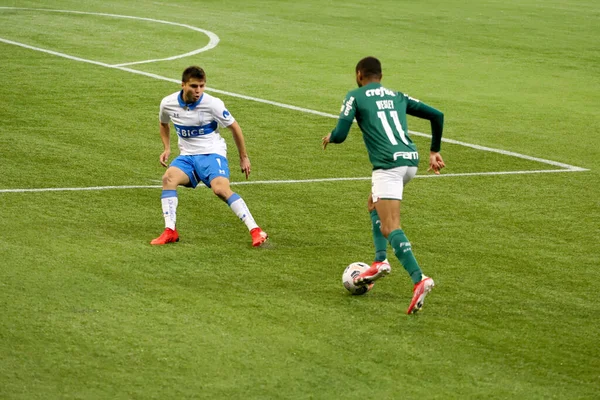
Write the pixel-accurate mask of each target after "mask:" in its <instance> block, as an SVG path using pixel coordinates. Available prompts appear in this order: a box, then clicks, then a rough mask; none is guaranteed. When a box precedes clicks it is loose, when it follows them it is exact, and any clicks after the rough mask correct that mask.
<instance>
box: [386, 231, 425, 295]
mask: <svg viewBox="0 0 600 400" xmlns="http://www.w3.org/2000/svg"><path fill="white" fill-rule="evenodd" d="M388 240H389V242H390V244H391V245H392V248H393V249H394V254H396V257H398V260H400V262H401V263H402V266H403V267H404V269H405V270H406V272H408V274H409V275H410V279H412V281H413V283H418V282H421V279H422V278H423V273H422V272H421V268H420V267H419V264H418V263H417V259H416V258H415V256H414V254H413V252H412V246H411V244H410V242H409V241H408V238H407V237H406V235H405V234H404V231H403V230H402V229H396V230H395V231H393V232H392V233H390V235H389V236H388Z"/></svg>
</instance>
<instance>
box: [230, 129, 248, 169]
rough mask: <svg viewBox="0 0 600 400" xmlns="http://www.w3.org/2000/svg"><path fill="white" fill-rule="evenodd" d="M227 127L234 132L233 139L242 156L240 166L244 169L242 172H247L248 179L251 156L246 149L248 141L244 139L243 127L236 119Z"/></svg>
mask: <svg viewBox="0 0 600 400" xmlns="http://www.w3.org/2000/svg"><path fill="white" fill-rule="evenodd" d="M227 129H229V130H230V131H231V133H232V134H233V141H234V142H235V146H236V147H237V149H238V154H239V156H240V168H241V169H242V172H243V173H244V174H246V179H248V177H249V176H250V158H249V157H248V152H247V151H246V141H245V140H244V134H243V133H242V128H241V127H240V124H238V123H237V121H234V122H233V123H232V124H231V125H229V126H227Z"/></svg>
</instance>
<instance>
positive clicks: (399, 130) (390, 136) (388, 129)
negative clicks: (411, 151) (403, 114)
mask: <svg viewBox="0 0 600 400" xmlns="http://www.w3.org/2000/svg"><path fill="white" fill-rule="evenodd" d="M389 113H390V117H392V121H394V125H395V127H396V132H397V133H398V136H400V140H402V143H404V144H405V145H407V146H408V140H406V134H405V133H404V130H403V129H402V124H401V123H400V118H398V112H397V111H395V110H392V111H390V112H389ZM377 117H379V120H380V121H381V125H383V130H384V131H385V134H386V135H387V137H388V139H389V140H390V142H391V143H392V144H393V145H396V144H398V141H397V140H396V135H394V131H393V130H392V127H391V125H390V123H389V122H388V118H387V115H385V111H378V112H377Z"/></svg>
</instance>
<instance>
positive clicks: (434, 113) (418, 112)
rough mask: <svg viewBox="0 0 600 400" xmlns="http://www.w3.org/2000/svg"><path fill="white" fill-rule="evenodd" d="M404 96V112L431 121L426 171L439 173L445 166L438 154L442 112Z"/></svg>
mask: <svg viewBox="0 0 600 400" xmlns="http://www.w3.org/2000/svg"><path fill="white" fill-rule="evenodd" d="M405 96H406V97H407V100H408V102H407V107H406V113H407V114H408V115H412V116H414V117H417V118H422V119H428V120H429V122H430V123H431V147H430V148H429V150H430V151H429V168H428V169H427V171H433V172H434V173H435V174H436V175H439V174H440V170H441V169H442V168H444V167H445V166H446V164H445V163H444V159H443V158H442V155H441V154H440V150H441V147H442V133H443V131H444V113H442V112H441V111H439V110H437V109H435V108H433V107H431V106H429V105H427V104H425V103H422V102H421V101H419V100H417V99H413V98H412V97H410V96H407V95H405Z"/></svg>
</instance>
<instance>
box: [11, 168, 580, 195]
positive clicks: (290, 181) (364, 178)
mask: <svg viewBox="0 0 600 400" xmlns="http://www.w3.org/2000/svg"><path fill="white" fill-rule="evenodd" d="M558 172H579V171H578V170H573V169H552V170H549V169H547V170H533V171H497V172H465V173H462V174H442V175H434V174H430V175H417V176H415V178H434V179H441V178H451V177H457V176H489V175H524V174H542V173H558ZM369 180H371V177H370V176H361V177H349V178H315V179H284V180H274V181H240V182H231V186H237V185H282V184H283V185H285V184H295V183H320V182H340V181H369ZM161 187H162V186H160V185H125V186H91V187H70V188H32V189H0V194H2V193H31V192H75V191H90V190H114V189H160V188H161ZM197 188H198V189H202V188H206V186H203V185H198V187H197Z"/></svg>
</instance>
